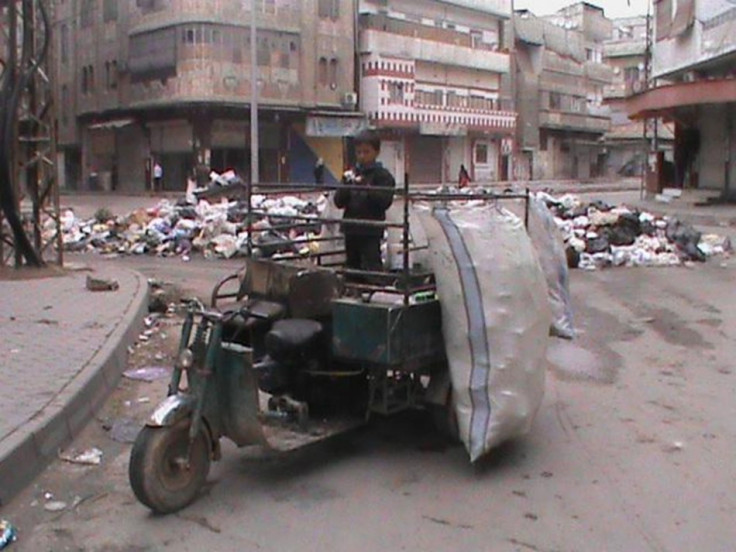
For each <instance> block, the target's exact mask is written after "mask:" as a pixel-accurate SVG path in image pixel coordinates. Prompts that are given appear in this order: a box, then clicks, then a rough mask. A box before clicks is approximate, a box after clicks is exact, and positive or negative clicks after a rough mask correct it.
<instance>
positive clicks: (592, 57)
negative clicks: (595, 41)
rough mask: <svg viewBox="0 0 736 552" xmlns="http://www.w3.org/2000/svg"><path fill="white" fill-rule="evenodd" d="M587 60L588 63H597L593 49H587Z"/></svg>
mask: <svg viewBox="0 0 736 552" xmlns="http://www.w3.org/2000/svg"><path fill="white" fill-rule="evenodd" d="M585 59H587V60H588V61H595V52H594V51H593V49H592V48H586V49H585Z"/></svg>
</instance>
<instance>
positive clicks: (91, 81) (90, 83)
mask: <svg viewBox="0 0 736 552" xmlns="http://www.w3.org/2000/svg"><path fill="white" fill-rule="evenodd" d="M87 88H88V90H89V93H90V94H94V91H95V68H94V67H92V66H91V65H89V66H88V67H87Z"/></svg>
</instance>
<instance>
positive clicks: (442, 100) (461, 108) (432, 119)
mask: <svg viewBox="0 0 736 552" xmlns="http://www.w3.org/2000/svg"><path fill="white" fill-rule="evenodd" d="M358 9H359V15H358V25H359V41H358V71H359V74H360V81H361V83H360V107H361V110H362V111H363V112H365V113H366V115H367V116H368V118H369V121H370V122H371V124H372V125H374V126H375V127H377V128H379V129H381V132H382V134H383V137H384V146H383V152H382V160H383V161H384V163H385V164H386V165H387V166H388V168H389V169H390V170H391V171H392V172H393V173H394V174H395V175H397V177H398V180H399V181H401V180H403V174H404V173H405V172H407V173H409V175H410V179H411V181H412V182H417V183H420V182H425V183H439V182H456V181H457V175H458V172H459V169H460V166H461V165H464V166H465V167H466V168H467V169H468V171H469V172H470V174H471V177H472V178H473V179H474V180H477V181H494V180H508V179H509V178H511V176H512V175H511V165H512V163H511V154H512V150H513V136H514V132H515V125H516V115H515V113H514V111H513V106H512V99H513V95H512V91H511V79H510V76H511V75H510V58H511V56H510V53H509V50H510V48H511V46H512V40H511V38H510V37H511V35H510V31H511V29H510V17H511V2H510V0H455V1H444V0H360V1H359V8H358Z"/></svg>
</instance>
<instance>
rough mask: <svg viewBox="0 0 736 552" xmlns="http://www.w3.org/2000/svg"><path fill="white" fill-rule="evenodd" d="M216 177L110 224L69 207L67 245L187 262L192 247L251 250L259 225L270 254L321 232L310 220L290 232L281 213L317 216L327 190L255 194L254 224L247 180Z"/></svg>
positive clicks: (208, 251) (212, 252)
mask: <svg viewBox="0 0 736 552" xmlns="http://www.w3.org/2000/svg"><path fill="white" fill-rule="evenodd" d="M211 177H212V183H211V186H210V187H209V188H207V189H199V190H194V193H191V194H188V195H187V197H186V198H181V199H180V200H179V201H177V202H176V203H172V202H171V201H169V200H162V201H161V202H160V203H159V204H158V205H157V206H156V207H154V208H152V209H148V210H145V209H138V210H136V211H133V212H131V213H129V214H127V215H124V216H119V217H111V218H109V219H108V220H106V221H105V222H100V221H99V220H97V219H95V218H93V219H83V218H79V217H77V215H76V214H75V213H74V211H73V210H66V211H64V213H63V214H62V217H61V221H62V234H63V243H64V249H65V250H67V251H77V252H81V251H96V252H98V253H100V254H102V255H105V256H112V255H117V256H121V255H157V256H160V257H172V256H179V257H180V258H181V259H182V261H184V262H188V261H189V260H190V259H191V255H192V252H193V251H195V252H199V253H201V254H203V255H204V256H205V258H218V257H219V258H232V257H236V256H242V255H243V254H244V253H246V252H247V240H248V231H249V228H254V229H259V230H260V231H259V232H257V233H256V232H254V233H253V245H254V248H255V249H258V250H259V251H260V253H261V254H262V255H263V256H266V257H268V256H271V255H273V254H275V253H294V252H298V250H297V249H296V248H295V246H294V243H293V241H294V240H297V239H302V238H306V237H307V236H308V235H309V234H310V232H311V233H315V232H316V233H318V232H319V231H320V229H319V227H317V228H316V229H315V228H314V226H315V225H314V224H310V223H309V221H305V224H304V225H303V226H302V227H300V228H295V229H294V230H292V231H290V232H286V233H284V232H281V231H280V230H279V229H278V227H279V226H283V223H284V222H285V221H284V219H283V218H282V217H297V216H317V215H318V214H319V213H320V212H322V211H323V210H324V209H325V207H326V205H327V198H326V197H325V196H324V195H322V194H318V195H316V196H315V195H314V194H312V196H314V197H312V199H306V198H300V197H295V196H284V197H279V198H269V199H266V198H265V197H263V196H258V195H256V196H253V197H252V198H251V204H252V206H253V207H254V208H256V209H258V210H259V211H260V212H261V214H260V215H256V216H255V217H256V219H257V220H254V221H252V222H253V224H252V225H250V222H251V221H248V204H247V201H245V197H246V196H247V194H245V193H242V192H243V191H244V190H245V187H244V185H243V183H242V180H240V178H239V177H238V176H237V175H236V174H235V173H234V172H232V171H228V172H226V173H224V174H222V175H218V174H216V173H213V174H212V175H211ZM272 217H273V218H272ZM314 245H315V246H316V244H314Z"/></svg>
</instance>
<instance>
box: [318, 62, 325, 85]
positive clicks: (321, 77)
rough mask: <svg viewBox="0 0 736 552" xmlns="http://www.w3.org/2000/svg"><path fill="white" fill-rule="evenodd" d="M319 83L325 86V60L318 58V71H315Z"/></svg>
mask: <svg viewBox="0 0 736 552" xmlns="http://www.w3.org/2000/svg"><path fill="white" fill-rule="evenodd" d="M317 76H318V80H319V83H320V84H321V85H322V86H327V58H323V57H321V58H319V70H318V71H317Z"/></svg>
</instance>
